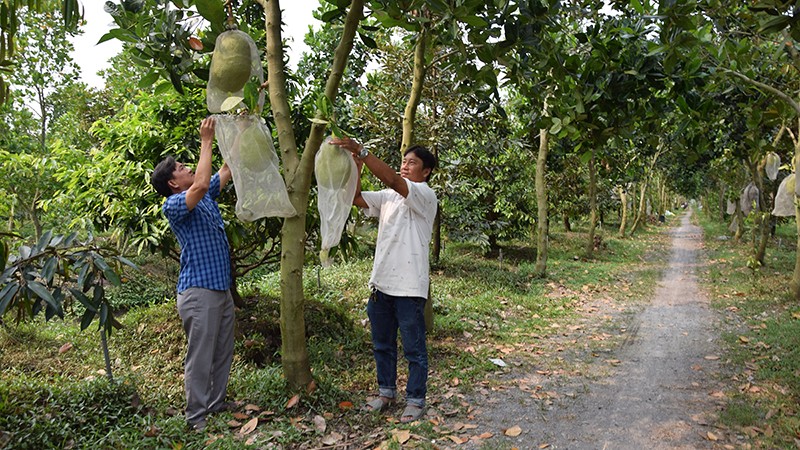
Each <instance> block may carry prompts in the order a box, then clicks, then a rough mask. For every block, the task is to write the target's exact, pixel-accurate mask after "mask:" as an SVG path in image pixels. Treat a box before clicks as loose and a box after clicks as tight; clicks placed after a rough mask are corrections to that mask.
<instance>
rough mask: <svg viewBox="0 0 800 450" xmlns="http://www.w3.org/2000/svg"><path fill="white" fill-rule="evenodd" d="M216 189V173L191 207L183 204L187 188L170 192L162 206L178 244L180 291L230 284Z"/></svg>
mask: <svg viewBox="0 0 800 450" xmlns="http://www.w3.org/2000/svg"><path fill="white" fill-rule="evenodd" d="M219 191H220V182H219V174H215V175H214V176H212V177H211V183H210V184H209V186H208V192H207V193H206V195H205V196H204V197H203V198H202V199H201V200H200V202H199V203H198V204H197V206H195V207H194V209H192V210H191V211H189V208H188V207H187V206H186V192H181V193H180V194H173V195H171V196H169V197H168V198H167V200H166V201H165V202H164V206H162V208H161V210H162V211H164V215H165V216H167V220H169V226H170V228H172V231H173V233H175V236H176V237H177V238H178V243H179V244H180V246H181V272H180V275H179V276H178V292H179V293H180V292H183V291H185V290H186V289H188V288H190V287H200V288H205V289H211V290H215V291H226V290H228V289H229V288H230V287H231V261H230V254H229V250H228V237H227V236H226V235H225V224H224V223H223V221H222V215H221V214H220V212H219V206H217V202H216V201H215V199H216V198H217V197H219Z"/></svg>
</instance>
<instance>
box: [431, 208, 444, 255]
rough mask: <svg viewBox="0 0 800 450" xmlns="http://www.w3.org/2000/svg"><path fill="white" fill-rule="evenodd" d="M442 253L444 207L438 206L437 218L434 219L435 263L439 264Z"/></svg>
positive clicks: (432, 247) (433, 248) (432, 251)
mask: <svg viewBox="0 0 800 450" xmlns="http://www.w3.org/2000/svg"><path fill="white" fill-rule="evenodd" d="M441 254H442V209H441V208H439V207H438V206H437V208H436V218H435V219H434V220H433V238H432V245H431V262H432V263H433V264H438V263H439V258H440V257H441Z"/></svg>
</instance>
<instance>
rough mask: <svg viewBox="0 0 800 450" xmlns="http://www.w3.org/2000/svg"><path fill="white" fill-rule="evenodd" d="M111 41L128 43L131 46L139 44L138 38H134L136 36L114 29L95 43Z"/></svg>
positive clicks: (123, 30) (124, 30)
mask: <svg viewBox="0 0 800 450" xmlns="http://www.w3.org/2000/svg"><path fill="white" fill-rule="evenodd" d="M111 39H117V40H120V41H122V42H128V43H131V44H135V43H137V42H139V37H138V36H136V34H134V33H132V32H130V31H128V30H126V29H123V28H114V29H113V30H111V31H109V32H108V33H106V34H104V35H103V36H101V37H100V40H99V41H97V43H98V44H102V43H103V42H105V41H110V40H111Z"/></svg>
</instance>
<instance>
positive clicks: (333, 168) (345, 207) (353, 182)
mask: <svg viewBox="0 0 800 450" xmlns="http://www.w3.org/2000/svg"><path fill="white" fill-rule="evenodd" d="M330 140H331V137H330V136H329V137H327V138H325V140H324V141H323V142H322V145H320V147H319V151H318V152H317V155H316V156H315V157H314V175H315V176H316V178H317V208H318V209H319V220H320V234H321V238H322V243H321V246H320V247H321V248H320V253H319V259H320V261H321V262H322V265H323V266H326V267H327V266H329V265H330V264H331V260H330V258H329V251H330V249H331V248H333V247H335V246H336V245H338V244H339V241H340V240H341V238H342V230H343V229H344V225H345V223H346V222H347V217H348V216H349V215H350V210H351V209H352V207H353V197H354V196H355V194H356V187H357V185H358V182H359V179H358V168H357V167H356V162H355V161H353V155H352V154H351V153H350V152H349V151H347V150H344V149H342V148H340V147H339V146H337V145H333V144H331V143H330Z"/></svg>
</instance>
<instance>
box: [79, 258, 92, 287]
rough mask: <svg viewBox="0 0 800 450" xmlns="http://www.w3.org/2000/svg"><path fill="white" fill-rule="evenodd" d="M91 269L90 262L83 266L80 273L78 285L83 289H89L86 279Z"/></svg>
mask: <svg viewBox="0 0 800 450" xmlns="http://www.w3.org/2000/svg"><path fill="white" fill-rule="evenodd" d="M89 269H91V266H90V265H89V264H83V265H82V266H81V271H80V272H79V273H78V281H77V283H78V286H79V287H80V288H81V290H83V291H86V290H87V286H86V279H87V277H88V275H89V273H90V272H89Z"/></svg>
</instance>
